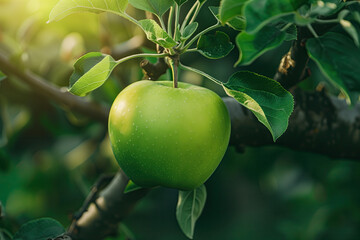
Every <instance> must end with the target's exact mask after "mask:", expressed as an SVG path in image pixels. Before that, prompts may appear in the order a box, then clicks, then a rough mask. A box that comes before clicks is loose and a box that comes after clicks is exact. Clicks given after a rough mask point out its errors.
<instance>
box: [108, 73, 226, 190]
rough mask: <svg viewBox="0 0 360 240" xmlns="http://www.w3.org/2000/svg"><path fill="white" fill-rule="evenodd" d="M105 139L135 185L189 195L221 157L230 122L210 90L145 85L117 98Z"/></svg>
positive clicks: (182, 85)
mask: <svg viewBox="0 0 360 240" xmlns="http://www.w3.org/2000/svg"><path fill="white" fill-rule="evenodd" d="M109 136H110V141H111V145H112V148H113V151H114V154H115V157H116V159H117V161H118V163H119V165H120V167H121V168H122V169H123V171H124V172H125V173H126V175H127V176H128V177H129V178H130V179H131V180H132V181H133V182H134V183H136V184H137V185H140V186H143V187H152V186H163V187H170V188H177V189H181V190H191V189H194V188H196V187H198V186H200V185H201V184H203V183H204V182H205V181H206V180H207V179H208V178H209V177H210V176H211V174H212V173H213V172H214V171H215V169H216V168H217V166H218V165H219V163H220V161H221V159H222V158H223V156H224V154H225V151H226V149H227V146H228V143H229V138H230V118H229V114H228V111H227V109H226V106H225V104H224V103H223V101H222V100H221V98H220V97H219V96H218V95H217V94H215V93H214V92H212V91H211V90H209V89H206V88H203V87H198V86H194V85H191V84H187V83H182V82H180V83H179V87H178V88H173V87H172V82H171V81H147V80H143V81H139V82H135V83H133V84H131V85H130V86H128V87H127V88H125V89H124V90H123V91H122V92H121V93H120V94H119V95H118V96H117V98H116V99H115V101H114V103H113V105H112V107H111V110H110V115H109Z"/></svg>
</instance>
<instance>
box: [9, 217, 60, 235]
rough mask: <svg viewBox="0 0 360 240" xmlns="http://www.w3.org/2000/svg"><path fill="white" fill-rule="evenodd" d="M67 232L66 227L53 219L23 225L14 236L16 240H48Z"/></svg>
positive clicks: (41, 219) (43, 219)
mask: <svg viewBox="0 0 360 240" xmlns="http://www.w3.org/2000/svg"><path fill="white" fill-rule="evenodd" d="M64 232H65V229H64V227H63V226H62V225H61V224H60V223H59V222H58V221H56V220H54V219H51V218H40V219H37V220H33V221H30V222H28V223H25V224H24V225H22V226H21V227H20V229H19V231H18V232H17V233H15V235H14V240H47V239H48V238H55V237H57V236H59V235H61V234H63V233H64Z"/></svg>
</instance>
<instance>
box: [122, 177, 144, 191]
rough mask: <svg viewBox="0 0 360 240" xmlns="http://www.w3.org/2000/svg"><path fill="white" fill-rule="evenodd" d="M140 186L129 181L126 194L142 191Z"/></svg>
mask: <svg viewBox="0 0 360 240" xmlns="http://www.w3.org/2000/svg"><path fill="white" fill-rule="evenodd" d="M142 188H143V187H140V186H139V185H136V184H135V183H134V182H133V181H131V180H130V181H129V183H128V185H127V186H126V188H125V190H124V193H129V192H134V191H136V190H139V189H142Z"/></svg>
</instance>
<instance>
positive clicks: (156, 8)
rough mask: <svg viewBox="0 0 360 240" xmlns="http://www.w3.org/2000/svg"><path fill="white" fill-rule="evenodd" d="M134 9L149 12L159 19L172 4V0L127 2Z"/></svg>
mask: <svg viewBox="0 0 360 240" xmlns="http://www.w3.org/2000/svg"><path fill="white" fill-rule="evenodd" d="M129 3H130V4H131V5H133V6H134V7H135V8H138V9H141V10H144V11H149V12H152V13H154V14H156V15H157V16H159V17H161V16H162V15H163V14H164V13H165V12H166V11H167V10H168V9H169V8H170V7H171V6H172V5H173V4H174V1H173V0H129Z"/></svg>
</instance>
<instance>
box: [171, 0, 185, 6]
mask: <svg viewBox="0 0 360 240" xmlns="http://www.w3.org/2000/svg"><path fill="white" fill-rule="evenodd" d="M174 1H175V2H176V3H177V5H179V6H181V5H183V4H184V3H186V2H187V1H188V0H174Z"/></svg>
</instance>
